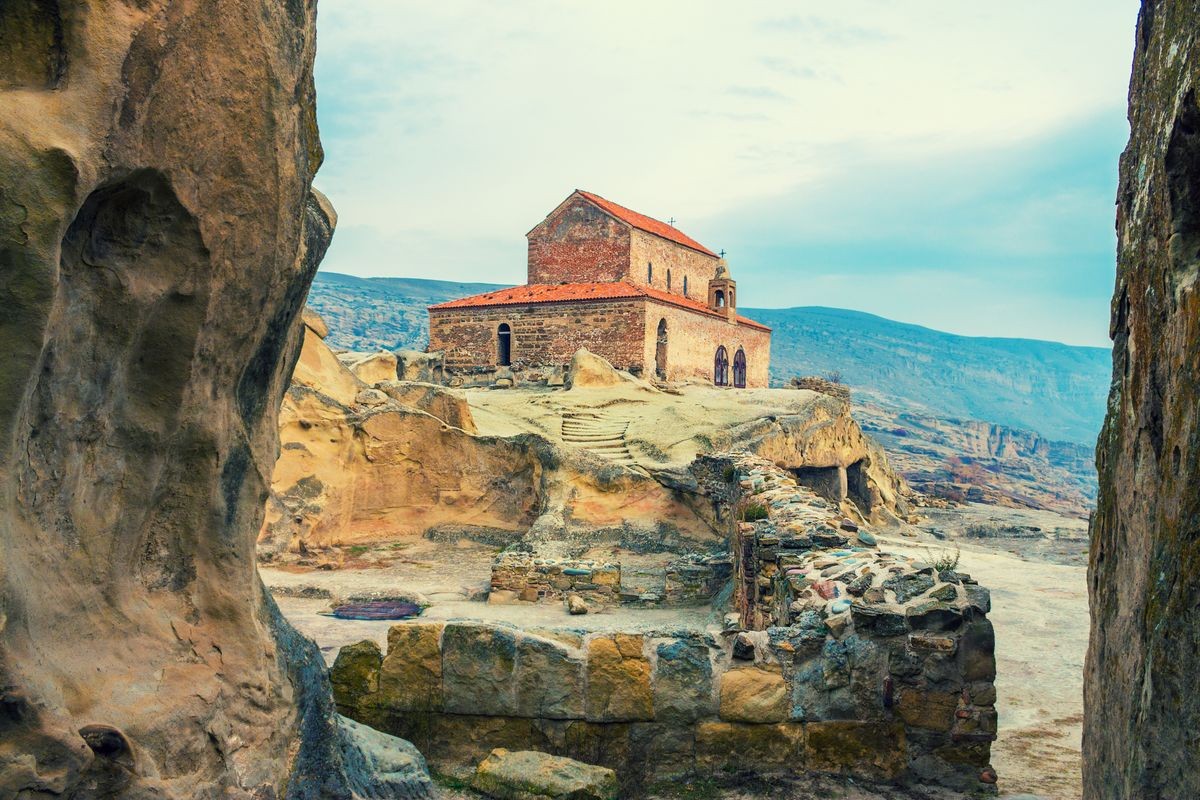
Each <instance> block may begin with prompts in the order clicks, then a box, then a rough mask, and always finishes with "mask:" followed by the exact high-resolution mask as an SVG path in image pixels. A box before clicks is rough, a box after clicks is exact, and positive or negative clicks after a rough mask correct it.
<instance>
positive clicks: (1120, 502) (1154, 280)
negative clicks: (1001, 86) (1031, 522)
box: [1083, 0, 1200, 800]
mask: <svg viewBox="0 0 1200 800" xmlns="http://www.w3.org/2000/svg"><path fill="white" fill-rule="evenodd" d="M1129 121H1130V125H1131V134H1130V140H1129V146H1128V147H1127V148H1126V150H1125V153H1124V154H1123V155H1122V157H1121V170H1120V188H1119V190H1118V195H1117V234H1118V245H1117V283H1116V290H1115V293H1114V296H1113V303H1112V323H1111V335H1112V338H1113V342H1114V349H1113V384H1112V393H1111V395H1110V397H1109V401H1108V419H1107V420H1106V422H1105V425H1104V430H1103V432H1102V434H1101V436H1100V442H1099V446H1098V448H1097V458H1096V461H1097V466H1098V468H1099V472H1100V499H1099V506H1098V508H1097V511H1096V515H1095V518H1094V520H1093V524H1092V531H1091V535H1092V548H1091V554H1090V557H1091V561H1090V565H1089V566H1090V579H1089V589H1090V593H1091V606H1092V632H1091V642H1090V647H1089V650H1088V659H1087V667H1086V676H1085V684H1084V704H1085V723H1084V741H1083V751H1084V791H1085V796H1087V797H1089V798H1097V799H1098V798H1113V800H1117V798H1176V797H1200V755H1198V751H1197V746H1196V730H1197V728H1200V700H1197V697H1196V692H1195V684H1196V672H1197V669H1198V668H1200V657H1198V655H1197V654H1198V653H1200V609H1198V608H1197V604H1196V598H1197V596H1198V594H1200V561H1198V552H1200V551H1198V550H1197V534H1198V533H1200V492H1198V491H1197V488H1196V487H1197V485H1200V395H1198V393H1197V385H1198V379H1200V366H1198V365H1200V285H1198V283H1197V280H1198V276H1200V3H1198V2H1196V1H1195V0H1146V1H1145V2H1143V3H1142V9H1141V14H1140V15H1139V18H1138V33H1137V44H1136V52H1135V55H1134V63H1133V78H1132V83H1131V86H1130V90H1129Z"/></svg>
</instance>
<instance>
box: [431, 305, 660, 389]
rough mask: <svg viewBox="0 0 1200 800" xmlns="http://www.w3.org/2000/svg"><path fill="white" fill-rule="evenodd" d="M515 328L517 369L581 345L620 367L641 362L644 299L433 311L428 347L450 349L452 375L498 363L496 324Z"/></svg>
mask: <svg viewBox="0 0 1200 800" xmlns="http://www.w3.org/2000/svg"><path fill="white" fill-rule="evenodd" d="M501 323H507V324H508V325H509V327H510V328H511V329H512V351H511V356H512V358H511V361H512V371H513V372H514V373H515V374H516V375H517V376H518V377H519V376H520V372H521V371H522V370H527V369H531V368H534V367H545V366H550V367H554V368H557V369H560V370H561V368H562V367H563V366H564V365H566V364H568V363H569V362H570V361H571V356H573V355H574V354H575V352H576V351H577V350H579V349H580V348H581V347H582V348H586V349H588V350H589V351H591V352H593V353H595V354H597V355H599V356H601V357H602V358H604V359H605V360H606V361H608V362H609V363H610V364H612V365H613V366H615V367H616V368H618V369H629V368H630V367H641V366H642V365H643V364H644V363H645V360H644V353H643V350H644V348H643V336H642V331H643V330H644V328H645V302H644V301H642V300H624V301H595V302H588V303H555V304H545V305H531V306H498V307H493V308H463V309H444V310H439V311H430V312H429V349H430V350H437V351H442V352H443V353H444V354H445V360H444V365H445V371H446V373H447V375H454V374H456V373H463V372H467V373H469V372H470V371H471V370H473V369H478V368H486V367H488V366H490V365H495V364H496V363H497V333H496V332H497V329H498V328H499V326H500V324H501Z"/></svg>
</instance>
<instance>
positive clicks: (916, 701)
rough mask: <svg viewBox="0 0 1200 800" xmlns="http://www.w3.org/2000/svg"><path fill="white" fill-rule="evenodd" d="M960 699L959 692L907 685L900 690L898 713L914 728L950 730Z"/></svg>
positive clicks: (897, 705) (897, 704)
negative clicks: (928, 689)
mask: <svg viewBox="0 0 1200 800" xmlns="http://www.w3.org/2000/svg"><path fill="white" fill-rule="evenodd" d="M958 700H959V693H958V692H936V691H921V690H919V689H912V688H907V687H906V688H903V689H901V690H900V696H899V698H898V701H897V703H896V713H897V714H898V715H899V716H900V718H901V719H902V720H904V721H905V723H907V724H908V725H911V726H912V727H914V728H927V729H929V730H933V731H948V730H950V726H951V725H953V724H954V719H955V717H954V712H955V711H956V710H957V709H958Z"/></svg>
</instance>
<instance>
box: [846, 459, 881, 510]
mask: <svg viewBox="0 0 1200 800" xmlns="http://www.w3.org/2000/svg"><path fill="white" fill-rule="evenodd" d="M846 496H847V497H849V498H850V500H851V501H852V502H853V503H854V505H856V506H858V510H859V511H861V512H862V513H863V515H864V516H867V515H869V514H870V513H871V509H872V508H874V505H875V504H874V500H873V499H872V496H871V485H870V479H869V477H868V476H867V460H866V459H865V458H860V459H859V460H858V461H855V462H854V463H853V464H851V465H850V466H848V467H846Z"/></svg>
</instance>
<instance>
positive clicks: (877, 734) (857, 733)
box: [805, 722, 907, 779]
mask: <svg viewBox="0 0 1200 800" xmlns="http://www.w3.org/2000/svg"><path fill="white" fill-rule="evenodd" d="M805 733H806V742H805V744H806V748H805V752H806V754H807V759H808V766H809V768H811V769H818V770H827V771H829V772H841V773H844V774H856V775H875V776H877V777H879V778H885V779H886V778H895V777H897V776H899V775H900V774H901V773H902V772H903V771H904V768H905V765H906V756H907V741H906V739H905V735H904V725H903V724H901V723H898V722H897V723H886V722H810V723H808V724H807V725H806V726H805Z"/></svg>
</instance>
